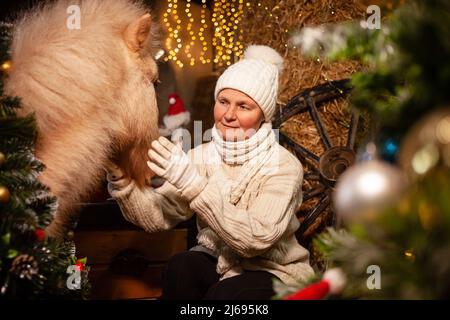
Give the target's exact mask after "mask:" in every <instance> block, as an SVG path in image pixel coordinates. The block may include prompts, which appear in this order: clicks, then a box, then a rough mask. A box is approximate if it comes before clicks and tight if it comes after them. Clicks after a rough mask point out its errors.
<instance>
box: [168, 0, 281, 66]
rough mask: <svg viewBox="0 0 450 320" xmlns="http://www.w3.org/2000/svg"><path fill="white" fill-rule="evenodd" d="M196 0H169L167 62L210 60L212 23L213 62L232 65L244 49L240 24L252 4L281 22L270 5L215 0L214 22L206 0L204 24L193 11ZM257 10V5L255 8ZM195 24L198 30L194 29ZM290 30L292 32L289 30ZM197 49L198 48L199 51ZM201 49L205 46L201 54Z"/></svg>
mask: <svg viewBox="0 0 450 320" xmlns="http://www.w3.org/2000/svg"><path fill="white" fill-rule="evenodd" d="M191 2H192V0H167V7H166V11H165V12H164V15H163V22H164V24H165V26H166V27H167V32H168V36H167V38H166V42H165V44H166V50H167V55H166V56H165V57H164V60H165V61H169V60H171V61H174V62H175V63H176V64H177V66H178V67H180V68H183V67H184V66H185V65H189V66H195V65H196V64H198V63H201V64H206V63H210V62H211V59H210V58H209V57H208V53H209V50H210V49H208V41H207V40H206V38H207V37H206V33H207V32H209V30H208V25H209V22H210V23H211V26H212V28H213V29H212V32H211V33H212V52H211V54H210V55H211V56H212V61H213V62H214V64H215V66H216V67H217V68H221V67H225V66H229V65H231V64H232V63H234V62H235V61H236V60H238V59H239V58H240V57H241V56H242V54H243V51H244V44H243V42H242V40H243V38H242V34H241V30H240V28H239V25H240V23H241V21H242V18H243V16H244V10H245V9H246V8H247V9H250V8H251V7H252V6H254V7H260V8H263V9H265V10H266V11H267V14H268V15H269V16H270V17H273V18H274V19H275V20H276V21H278V19H279V18H278V16H277V15H276V14H274V13H272V10H273V9H272V10H270V9H269V7H268V6H264V5H263V4H262V3H260V2H258V3H254V1H244V0H215V1H214V3H213V5H212V13H211V21H208V19H207V16H206V11H207V4H206V0H202V1H201V3H202V4H201V12H200V20H199V21H200V24H198V23H197V24H196V23H195V22H196V19H195V17H194V14H193V12H192V11H193V10H192V3H191ZM255 9H256V8H255ZM194 26H197V27H198V30H194ZM286 32H288V31H287V30H286ZM196 48H197V50H196ZM198 48H201V50H200V54H198V53H197V52H198Z"/></svg>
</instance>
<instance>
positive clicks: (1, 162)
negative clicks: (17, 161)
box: [0, 152, 6, 168]
mask: <svg viewBox="0 0 450 320" xmlns="http://www.w3.org/2000/svg"><path fill="white" fill-rule="evenodd" d="M5 162H6V156H5V154H4V153H3V152H0V168H1V167H3V165H4V164H5Z"/></svg>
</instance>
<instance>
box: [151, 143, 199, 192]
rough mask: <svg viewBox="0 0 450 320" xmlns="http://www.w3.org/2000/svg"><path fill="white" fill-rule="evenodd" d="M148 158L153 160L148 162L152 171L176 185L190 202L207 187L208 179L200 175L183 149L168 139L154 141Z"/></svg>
mask: <svg viewBox="0 0 450 320" xmlns="http://www.w3.org/2000/svg"><path fill="white" fill-rule="evenodd" d="M148 156H149V158H150V160H151V161H147V165H148V166H149V168H150V170H152V171H153V172H154V173H155V174H157V175H158V176H160V177H162V178H164V179H166V180H167V181H168V182H170V183H171V184H172V185H174V186H175V188H177V189H178V190H180V191H181V195H182V196H184V197H185V198H186V199H187V200H188V201H191V200H192V199H193V198H195V197H196V196H197V195H198V194H199V193H200V192H201V191H202V190H203V188H204V187H205V185H206V182H207V180H206V178H205V177H202V176H201V175H200V174H199V173H198V171H197V169H196V168H195V165H194V164H193V163H192V162H191V160H190V159H189V157H188V155H187V154H186V153H184V151H183V150H182V149H181V147H180V146H178V145H174V144H173V143H172V142H170V141H169V140H168V139H166V138H164V137H160V138H159V139H158V140H154V141H153V142H152V149H150V150H149V151H148Z"/></svg>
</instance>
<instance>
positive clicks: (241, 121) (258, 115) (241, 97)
mask: <svg viewBox="0 0 450 320" xmlns="http://www.w3.org/2000/svg"><path fill="white" fill-rule="evenodd" d="M214 121H215V125H216V128H217V130H218V131H219V133H220V134H221V136H222V139H224V140H226V141H239V140H244V139H248V138H250V137H251V136H252V135H253V134H254V133H255V132H256V131H258V129H259V127H260V126H261V123H262V122H263V121H264V114H263V112H262V110H261V108H260V107H259V106H258V104H257V103H256V102H255V101H254V100H253V99H252V98H250V97H249V96H248V95H246V94H245V93H242V92H241V91H238V90H234V89H224V90H222V91H220V92H219V94H218V96H217V99H216V104H215V105H214Z"/></svg>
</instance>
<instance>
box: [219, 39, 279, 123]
mask: <svg viewBox="0 0 450 320" xmlns="http://www.w3.org/2000/svg"><path fill="white" fill-rule="evenodd" d="M282 70H283V58H282V57H281V56H280V54H279V53H278V52H276V51H275V50H274V49H272V48H270V47H268V46H259V45H251V46H249V47H248V48H247V49H246V50H245V52H244V58H243V59H242V60H240V61H238V62H236V63H235V64H233V65H231V66H230V67H228V68H227V69H226V70H225V71H224V73H223V74H222V75H221V76H220V77H219V79H218V80H217V84H216V89H215V90H214V99H217V95H218V94H219V92H220V91H222V90H223V89H227V88H230V89H236V90H239V91H241V92H243V93H245V94H246V95H248V96H249V97H250V98H252V99H253V100H255V102H256V103H257V104H258V105H259V107H260V108H261V109H262V111H263V113H264V118H265V121H266V122H270V121H271V119H272V116H273V114H274V112H275V105H276V102H277V94H278V79H279V77H280V74H281V71H282Z"/></svg>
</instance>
